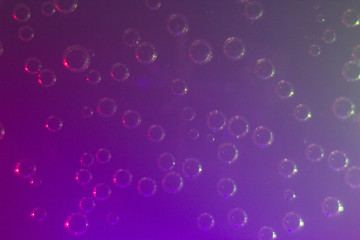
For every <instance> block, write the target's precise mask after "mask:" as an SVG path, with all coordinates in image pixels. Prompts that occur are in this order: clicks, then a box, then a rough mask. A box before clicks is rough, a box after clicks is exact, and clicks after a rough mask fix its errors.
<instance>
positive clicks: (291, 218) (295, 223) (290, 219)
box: [282, 212, 304, 233]
mask: <svg viewBox="0 0 360 240" xmlns="http://www.w3.org/2000/svg"><path fill="white" fill-rule="evenodd" d="M282 225H283V228H284V230H285V231H287V232H289V233H293V232H298V231H300V230H301V229H302V228H303V227H304V220H303V219H302V217H301V216H300V214H298V213H296V212H288V213H286V214H285V215H284V217H283V219H282Z"/></svg>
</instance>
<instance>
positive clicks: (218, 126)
mask: <svg viewBox="0 0 360 240" xmlns="http://www.w3.org/2000/svg"><path fill="white" fill-rule="evenodd" d="M226 121H227V118H226V116H225V114H224V113H222V112H221V111H219V110H213V111H210V112H209V114H208V115H207V118H206V123H207V126H208V128H209V129H210V130H211V131H213V132H217V131H221V130H223V129H224V127H225V126H226Z"/></svg>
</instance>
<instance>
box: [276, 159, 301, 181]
mask: <svg viewBox="0 0 360 240" xmlns="http://www.w3.org/2000/svg"><path fill="white" fill-rule="evenodd" d="M278 171H279V174H280V175H281V176H283V177H285V178H291V177H293V176H294V175H295V174H296V173H297V172H298V168H297V166H296V164H295V162H294V161H293V160H290V159H288V158H285V159H283V160H281V162H280V164H279V167H278Z"/></svg>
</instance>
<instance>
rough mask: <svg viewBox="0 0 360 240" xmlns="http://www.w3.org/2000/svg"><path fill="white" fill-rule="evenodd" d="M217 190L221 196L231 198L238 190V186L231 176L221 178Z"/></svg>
mask: <svg viewBox="0 0 360 240" xmlns="http://www.w3.org/2000/svg"><path fill="white" fill-rule="evenodd" d="M217 191H218V194H219V195H220V196H221V197H224V198H230V197H233V196H234V195H235V193H236V192H237V186H236V183H235V182H234V180H232V179H231V178H221V179H220V180H219V181H218V183H217Z"/></svg>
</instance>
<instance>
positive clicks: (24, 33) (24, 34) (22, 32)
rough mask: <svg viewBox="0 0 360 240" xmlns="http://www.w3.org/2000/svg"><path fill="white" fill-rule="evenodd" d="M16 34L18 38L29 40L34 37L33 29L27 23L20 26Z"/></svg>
mask: <svg viewBox="0 0 360 240" xmlns="http://www.w3.org/2000/svg"><path fill="white" fill-rule="evenodd" d="M18 36H19V38H20V40H22V41H24V42H29V41H31V40H33V39H34V36H35V31H34V29H33V28H32V27H30V26H29V25H25V26H21V27H20V28H19V31H18Z"/></svg>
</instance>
